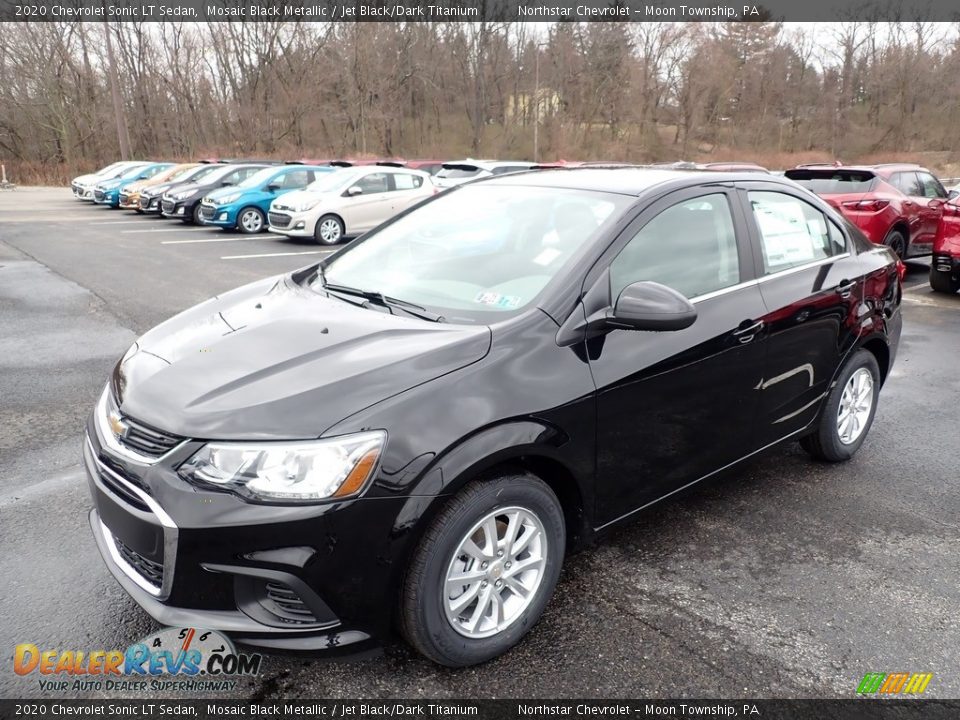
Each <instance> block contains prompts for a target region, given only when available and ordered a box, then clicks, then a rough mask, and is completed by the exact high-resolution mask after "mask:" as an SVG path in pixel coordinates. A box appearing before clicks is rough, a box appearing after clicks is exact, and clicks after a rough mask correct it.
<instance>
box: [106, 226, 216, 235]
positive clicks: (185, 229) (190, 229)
mask: <svg viewBox="0 0 960 720" xmlns="http://www.w3.org/2000/svg"><path fill="white" fill-rule="evenodd" d="M214 229H215V228H208V227H182V228H157V229H154V230H121V231H120V233H121V234H124V235H127V234H131V233H165V232H201V231H202V232H205V233H209V232H210V231H211V230H214Z"/></svg>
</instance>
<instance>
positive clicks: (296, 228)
mask: <svg viewBox="0 0 960 720" xmlns="http://www.w3.org/2000/svg"><path fill="white" fill-rule="evenodd" d="M303 228H304V224H303V220H301V221H300V222H298V223H297V224H296V225H294V226H293V229H294V230H303Z"/></svg>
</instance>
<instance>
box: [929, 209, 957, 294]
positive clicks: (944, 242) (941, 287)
mask: <svg viewBox="0 0 960 720" xmlns="http://www.w3.org/2000/svg"><path fill="white" fill-rule="evenodd" d="M930 287H932V288H933V289H934V290H935V291H936V292H942V293H955V292H957V290H960V197H956V198H953V199H951V200H948V201H947V202H946V203H945V204H944V206H943V215H942V216H941V218H940V226H939V227H938V228H937V237H936V239H935V240H934V241H933V261H932V262H931V263H930Z"/></svg>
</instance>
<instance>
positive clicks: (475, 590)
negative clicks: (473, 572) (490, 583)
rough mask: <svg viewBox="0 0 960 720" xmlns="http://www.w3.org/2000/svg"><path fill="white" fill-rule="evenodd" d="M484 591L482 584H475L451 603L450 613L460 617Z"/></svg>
mask: <svg viewBox="0 0 960 720" xmlns="http://www.w3.org/2000/svg"><path fill="white" fill-rule="evenodd" d="M482 589H483V586H482V585H481V584H480V583H475V584H474V585H473V587H471V588H469V589H468V590H467V591H466V592H465V593H463V595H460V596H458V597H456V598H454V599H453V600H451V601H450V612H451V613H453V614H454V615H459V614H460V613H462V612H463V611H464V610H466V609H467V607H469V605H470V603H472V602H473V601H474V600H475V599H476V597H477V595H479V594H480V591H481V590H482Z"/></svg>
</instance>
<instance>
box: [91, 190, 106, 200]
mask: <svg viewBox="0 0 960 720" xmlns="http://www.w3.org/2000/svg"><path fill="white" fill-rule="evenodd" d="M103 195H104V193H103V190H94V191H93V198H94V200H103Z"/></svg>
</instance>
